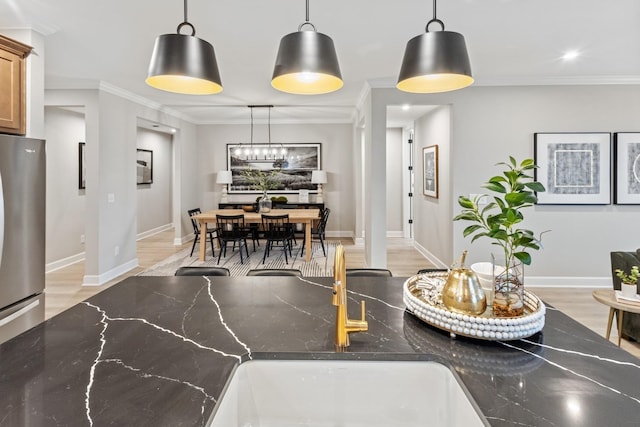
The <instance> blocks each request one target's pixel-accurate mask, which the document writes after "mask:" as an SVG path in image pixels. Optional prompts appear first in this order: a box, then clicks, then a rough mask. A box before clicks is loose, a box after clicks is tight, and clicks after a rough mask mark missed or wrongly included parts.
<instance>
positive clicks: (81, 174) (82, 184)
mask: <svg viewBox="0 0 640 427" xmlns="http://www.w3.org/2000/svg"><path fill="white" fill-rule="evenodd" d="M85 147H86V146H85V143H84V142H79V143H78V189H80V190H84V189H85V188H87V163H86V160H85Z"/></svg>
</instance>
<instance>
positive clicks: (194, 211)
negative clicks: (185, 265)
mask: <svg viewBox="0 0 640 427" xmlns="http://www.w3.org/2000/svg"><path fill="white" fill-rule="evenodd" d="M187 213H188V214H189V219H190V220H191V225H192V226H193V235H194V239H193V245H192V246H191V253H190V254H189V256H193V250H194V249H195V248H196V244H197V243H198V242H199V241H200V223H199V222H198V220H196V219H195V218H194V215H198V214H201V213H202V211H201V210H200V208H195V209H189V210H188V211H187ZM215 233H216V229H215V228H209V227H207V236H209V242H211V256H213V257H215V256H216V252H215V250H214V249H213V235H214V234H215Z"/></svg>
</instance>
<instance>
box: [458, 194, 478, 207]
mask: <svg viewBox="0 0 640 427" xmlns="http://www.w3.org/2000/svg"><path fill="white" fill-rule="evenodd" d="M458 204H459V205H460V206H462V207H463V208H466V209H473V208H474V206H475V205H474V203H473V202H472V201H471V199H469V198H468V197H464V196H460V197H458Z"/></svg>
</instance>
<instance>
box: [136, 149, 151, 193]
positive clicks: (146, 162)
mask: <svg viewBox="0 0 640 427" xmlns="http://www.w3.org/2000/svg"><path fill="white" fill-rule="evenodd" d="M136 183H137V184H138V185H143V184H153V151H151V150H142V149H140V148H138V149H137V150H136Z"/></svg>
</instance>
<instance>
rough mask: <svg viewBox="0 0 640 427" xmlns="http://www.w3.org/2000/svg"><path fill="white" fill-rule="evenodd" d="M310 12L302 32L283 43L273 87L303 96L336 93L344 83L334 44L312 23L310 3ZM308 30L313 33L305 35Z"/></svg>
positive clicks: (284, 38)
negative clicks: (307, 27) (306, 27)
mask: <svg viewBox="0 0 640 427" xmlns="http://www.w3.org/2000/svg"><path fill="white" fill-rule="evenodd" d="M306 10H307V13H306V20H305V22H303V23H302V24H300V25H299V26H298V31H297V32H295V33H291V34H287V35H286V36H284V37H283V38H282V40H280V48H279V49H278V56H277V57H276V65H275V67H274V69H273V78H272V79H271V86H273V87H274V88H276V89H278V90H280V91H282V92H287V93H294V94H300V95H317V94H322V93H329V92H333V91H336V90H338V89H340V88H341V87H342V85H343V83H342V74H341V73H340V65H339V64H338V56H337V55H336V49H335V46H334V45H333V40H332V39H331V37H329V36H327V35H325V34H322V33H319V32H317V31H316V27H315V26H314V25H313V24H312V23H311V22H309V0H307V8H306ZM305 26H309V27H310V29H308V30H304V31H303V27H305Z"/></svg>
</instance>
